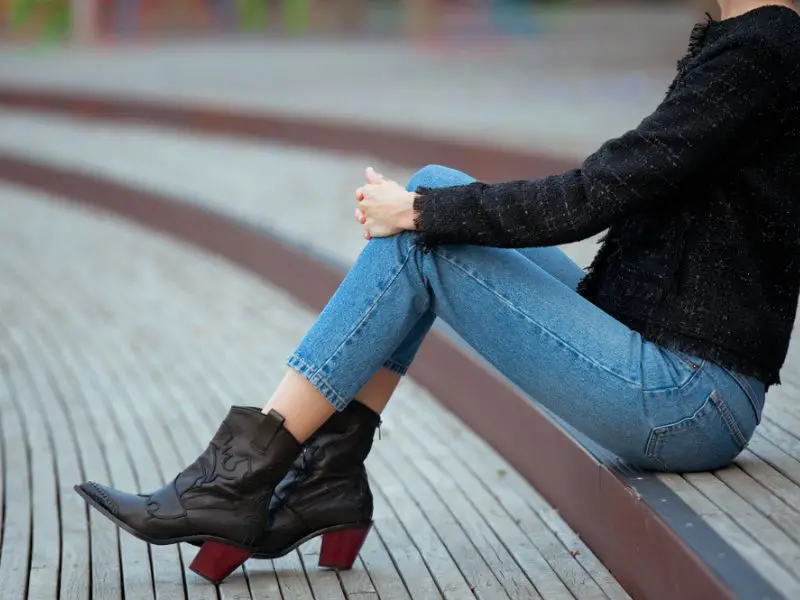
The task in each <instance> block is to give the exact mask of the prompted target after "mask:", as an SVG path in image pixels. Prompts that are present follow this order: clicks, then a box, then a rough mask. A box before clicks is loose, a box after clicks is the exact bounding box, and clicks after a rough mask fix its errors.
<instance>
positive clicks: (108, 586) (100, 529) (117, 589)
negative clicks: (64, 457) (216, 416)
mask: <svg viewBox="0 0 800 600" xmlns="http://www.w3.org/2000/svg"><path fill="white" fill-rule="evenodd" d="M78 262H80V261H78ZM59 267H62V268H60V269H58V272H57V273H50V277H49V278H48V277H47V275H48V274H47V273H46V272H45V273H42V272H39V273H37V274H36V276H37V278H38V279H37V282H36V285H37V287H39V288H43V289H44V290H45V293H43V294H39V295H38V297H37V298H31V301H30V302H29V306H38V307H40V309H44V308H49V309H50V315H49V323H48V315H47V314H46V313H45V315H44V317H43V321H44V322H43V324H42V325H41V327H40V330H41V331H43V332H45V333H44V334H43V335H45V336H46V335H47V333H46V332H47V330H48V326H47V325H48V324H50V325H51V324H52V322H54V319H56V321H55V322H59V323H60V333H61V334H62V335H61V336H59V337H58V339H52V340H48V341H49V342H50V343H49V344H41V345H40V347H39V352H40V353H42V354H43V355H44V356H45V357H47V356H48V355H49V352H51V351H52V349H53V348H57V347H58V345H59V344H60V343H62V342H61V340H63V339H69V338H73V339H77V340H78V344H79V345H81V346H85V344H84V343H83V342H85V340H81V338H82V337H84V336H87V333H88V332H90V331H91V330H92V327H91V322H90V319H88V318H86V316H85V315H82V312H81V308H79V307H80V306H83V305H84V304H81V303H78V307H75V306H74V305H73V306H70V304H69V302H67V300H68V298H65V297H64V294H63V293H59V292H61V291H63V290H64V289H68V290H71V291H72V292H73V293H76V292H77V291H78V290H79V289H80V288H81V287H82V286H81V282H82V279H81V276H80V274H78V273H74V277H71V278H70V279H68V280H67V281H63V282H62V281H59V278H60V277H63V276H64V275H65V274H67V275H73V274H71V273H70V269H69V268H68V267H67V268H63V267H66V265H59ZM48 281H49V285H46V282H48ZM50 285H52V289H49V290H48V287H50ZM47 292H49V293H47ZM52 299H57V300H58V304H57V305H55V303H53V300H52ZM90 305H91V304H90ZM68 308H71V310H67V309H68ZM54 312H55V314H53V313H54ZM70 325H71V326H72V327H71V328H70V327H69V326H70ZM65 333H66V334H67V335H66V336H65V335H63V334H65ZM70 334H71V335H70ZM98 356H101V357H103V356H105V357H107V356H108V355H107V349H104V350H101V351H99V352H98ZM48 364H50V365H51V367H52V368H53V369H54V371H55V372H54V373H53V376H52V378H51V379H52V381H53V382H57V385H58V386H59V389H58V391H57V394H58V396H59V397H61V398H67V397H72V396H73V395H77V397H80V395H79V394H80V393H81V392H80V390H82V389H83V390H86V389H89V390H91V388H92V385H91V384H88V385H87V384H83V387H82V388H81V385H82V384H81V383H80V382H79V381H77V380H76V376H75V374H76V373H79V372H80V371H81V369H80V367H77V366H75V365H74V364H71V363H70V354H69V353H61V354H60V355H59V356H58V358H53V359H51V360H49V361H48ZM103 368H104V369H105V368H106V367H105V366H104V367H103ZM64 386H67V387H66V388H64ZM121 390H124V388H120V389H117V390H115V391H114V392H112V397H113V396H114V395H118V394H119V393H120V391H121ZM100 402H101V403H102V402H107V397H104V398H101V399H100ZM91 412H92V411H91V409H87V408H86V407H83V406H82V405H81V404H80V403H70V404H68V405H66V404H65V419H66V421H65V422H67V423H70V424H71V429H72V431H73V432H74V434H73V437H74V438H75V439H77V440H81V441H82V443H83V446H84V448H85V447H86V445H87V444H89V443H90V442H87V441H86V439H87V438H90V437H91V439H92V440H94V442H95V444H94V452H95V454H94V455H93V456H92V457H91V458H90V461H89V463H88V465H89V466H87V467H86V470H87V471H89V472H91V473H93V475H91V476H89V478H91V479H96V480H100V481H103V482H106V483H112V484H113V483H114V481H113V479H112V478H111V475H110V473H108V471H107V469H106V468H105V463H103V462H101V461H100V458H99V457H100V456H105V454H106V453H105V452H103V453H101V452H100V450H99V447H100V446H99V445H98V444H97V440H96V438H95V431H96V428H95V430H94V431H93V430H92V429H91V428H90V427H89V424H90V423H91V421H90V420H89V419H90V417H89V416H88V415H89V414H90V413H91ZM62 423H63V422H62ZM75 423H78V424H80V425H79V426H77V427H76V425H75ZM114 441H115V442H118V441H119V440H114ZM80 444H81V442H80V441H79V445H80ZM140 447H141V446H140ZM86 452H87V450H83V451H82V456H83V454H85V453H86ZM84 464H86V463H85V462H84ZM104 471H105V473H103V472H104ZM84 479H86V476H85V475H83V474H81V476H80V477H79V478H74V479H73V480H72V481H71V482H70V483H69V485H68V488H69V489H68V490H67V491H66V494H68V496H67V495H66V494H65V496H66V497H68V498H69V499H70V501H71V502H77V503H78V504H79V505H80V507H81V510H82V511H84V514H85V511H86V507H85V503H84V502H83V500H82V499H81V498H80V497H79V496H78V495H77V494H75V492H74V491H73V490H72V489H71V485H72V484H73V483H75V482H76V481H82V480H84ZM89 515H90V518H91V519H92V521H91V523H92V524H93V528H92V536H91V539H92V542H93V543H92V549H93V551H94V552H104V553H106V554H109V556H106V557H105V558H103V559H101V560H100V561H99V562H100V563H101V565H102V564H104V563H107V562H108V561H114V563H115V564H116V565H117V566H116V567H106V568H104V569H103V570H102V571H100V573H97V571H98V570H97V569H93V575H94V576H93V577H92V584H93V590H94V593H96V594H98V596H99V597H108V595H109V594H110V596H111V597H117V595H118V594H121V590H122V587H121V585H120V579H119V573H120V567H119V566H118V565H119V562H118V559H119V556H120V552H118V551H117V548H116V540H117V538H118V531H117V528H116V526H114V525H113V523H111V522H110V521H108V520H107V519H105V518H104V517H102V516H100V515H99V514H96V513H95V511H89ZM126 537H129V536H127V535H126V536H124V537H123V539H124V538H126ZM108 539H113V540H114V546H115V547H114V548H111V547H110V546H109V544H108V543H107V540H108ZM104 542H106V543H104ZM122 543H123V546H122V556H125V557H136V558H134V560H133V561H132V565H134V567H133V570H132V573H135V570H136V568H137V566H136V565H140V564H142V561H143V558H142V550H144V551H145V552H148V555H149V554H150V553H152V555H153V557H154V559H155V560H154V561H153V562H154V563H155V564H153V568H154V572H155V573H156V575H157V576H158V574H159V573H161V572H162V571H163V569H164V568H165V566H167V565H169V564H170V563H171V561H172V558H173V555H174V556H175V557H177V554H176V552H175V550H174V549H167V548H158V547H154V549H153V550H152V551H148V549H147V546H145V545H142V542H140V541H139V540H135V539H124V542H122ZM137 546H138V548H137ZM67 551H68V549H66V548H65V553H66V552H67ZM76 554H77V559H78V560H81V559H82V560H84V561H86V556H85V553H84V554H83V555H81V553H80V552H78V553H76ZM150 564H151V563H150V561H149V560H148V561H147V563H144V567H143V568H145V569H146V570H147V571H148V572H149V570H150ZM179 564H180V563H179V562H178V565H179ZM122 572H123V573H124V569H123V570H122ZM98 575H99V576H98ZM148 576H149V573H148ZM134 579H137V580H138V582H137V584H138V585H135V586H134V588H133V589H132V590H131V591H132V592H133V593H135V594H136V593H138V594H148V595H149V594H151V593H152V585H151V584H149V583H148V582H147V581H144V582H142V581H141V580H142V577H141V575H140V576H138V577H134ZM173 579H174V578H173ZM127 582H128V581H126V583H127ZM174 587H175V586H174V583H173V581H169V579H167V581H166V582H164V581H163V580H161V581H158V580H157V581H156V584H155V588H156V591H157V593H158V595H159V597H160V598H170V597H173V598H184V597H185V594H184V592H183V586H182V585H181V586H180V592H179V593H178V594H175V593H172V590H171V588H174Z"/></svg>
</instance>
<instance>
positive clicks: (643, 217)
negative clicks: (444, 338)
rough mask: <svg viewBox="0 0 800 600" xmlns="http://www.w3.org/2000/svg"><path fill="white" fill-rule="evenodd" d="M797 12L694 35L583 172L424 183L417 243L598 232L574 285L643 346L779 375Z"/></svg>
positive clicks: (794, 195) (794, 207) (798, 153)
mask: <svg viewBox="0 0 800 600" xmlns="http://www.w3.org/2000/svg"><path fill="white" fill-rule="evenodd" d="M799 67H800V16H798V15H797V13H795V12H794V11H792V10H790V9H788V8H784V7H779V6H767V7H763V8H758V9H755V10H752V11H750V12H748V13H746V14H744V15H742V16H739V17H735V18H732V19H726V20H724V21H709V22H708V23H704V24H702V25H698V26H696V27H695V29H694V31H693V32H692V38H691V43H690V46H689V52H688V54H687V55H686V57H685V58H683V59H682V60H681V61H680V62H679V63H678V74H677V77H676V78H675V80H674V81H673V82H672V84H671V86H670V88H669V90H668V92H667V94H666V97H665V99H664V100H663V102H662V103H661V105H660V106H659V107H658V108H657V109H656V110H655V112H654V113H652V114H651V115H650V116H649V117H647V118H646V119H644V121H642V123H641V124H640V125H639V126H638V127H637V128H636V129H634V130H632V131H629V132H627V133H625V134H624V135H622V136H621V137H619V138H617V139H614V140H611V141H609V142H607V143H606V144H604V145H603V146H602V147H601V148H600V149H599V150H598V151H597V152H595V153H594V154H592V155H591V156H589V157H588V158H587V159H586V160H585V162H584V163H583V164H582V165H581V167H580V168H578V169H575V170H572V171H569V172H567V173H564V174H561V175H555V176H551V177H545V178H543V179H538V180H533V181H512V182H507V183H499V184H486V183H480V182H478V183H473V184H471V185H465V186H456V187H450V188H442V189H430V188H420V189H418V190H417V191H418V193H419V196H418V198H417V199H416V201H415V203H414V208H415V210H416V212H417V223H416V224H417V229H418V239H417V242H418V244H419V245H421V246H422V247H423V248H430V247H433V246H435V245H438V244H478V245H485V246H499V247H506V248H515V247H516V248H519V247H529V246H550V245H556V244H564V243H568V242H574V241H577V240H582V239H585V238H587V237H589V236H592V235H594V234H597V233H599V232H601V231H603V230H605V229H608V232H607V234H606V236H605V238H604V241H603V245H602V247H601V248H600V250H599V252H598V254H597V256H596V258H595V260H594V263H593V264H592V266H591V267H590V269H589V272H588V274H587V276H586V277H585V278H584V279H583V281H582V282H581V284H580V287H579V292H580V293H581V294H582V295H583V296H584V297H586V298H587V299H588V300H590V301H591V302H593V303H594V304H596V305H597V306H599V307H600V308H602V309H603V310H605V311H606V312H608V313H609V314H611V315H613V316H614V317H616V318H617V319H618V320H620V321H621V322H622V323H625V324H626V325H628V326H629V327H631V328H632V329H634V330H636V331H638V332H640V333H641V334H642V335H643V336H644V337H645V338H646V339H648V340H651V341H653V342H655V343H658V344H661V345H664V346H668V347H673V348H677V349H679V350H683V351H685V352H688V353H691V354H693V355H695V356H700V357H702V358H705V359H708V360H710V361H712V362H715V363H717V364H720V365H723V366H726V367H729V368H732V369H734V370H736V371H738V372H740V373H743V374H746V375H752V376H754V377H757V378H759V379H760V380H762V381H763V382H765V383H767V384H773V383H778V382H779V371H780V368H781V366H782V364H783V361H784V359H785V358H786V352H787V349H788V344H789V338H790V335H791V330H792V326H793V323H794V319H795V313H796V310H797V302H798V292H799V291H800V92H799V90H798V88H799V87H800V68H799Z"/></svg>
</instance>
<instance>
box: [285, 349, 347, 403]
mask: <svg viewBox="0 0 800 600" xmlns="http://www.w3.org/2000/svg"><path fill="white" fill-rule="evenodd" d="M287 365H288V366H289V367H290V368H292V369H294V370H295V371H297V372H298V373H299V374H300V375H302V376H303V377H305V378H306V380H307V381H308V382H309V383H310V384H311V385H313V386H314V387H315V388H317V390H319V393H320V394H322V395H323V396H325V399H326V400H327V401H328V402H330V403H331V404H332V405H333V407H334V408H335V409H336V410H337V411H342V410H344V409H345V408H347V405H348V404H350V400H351V398H347V397H346V396H343V395H342V394H340V393H339V392H338V391H336V388H334V387H333V386H332V385H331V384H330V382H329V381H328V379H327V378H326V377H325V376H324V375H323V374H322V373H321V372H320V370H319V369H316V368H314V367H312V366H311V365H309V364H308V363H307V362H305V361H304V360H303V359H302V358H300V357H299V356H298V355H297V354H292V356H290V357H289V360H288V362H287Z"/></svg>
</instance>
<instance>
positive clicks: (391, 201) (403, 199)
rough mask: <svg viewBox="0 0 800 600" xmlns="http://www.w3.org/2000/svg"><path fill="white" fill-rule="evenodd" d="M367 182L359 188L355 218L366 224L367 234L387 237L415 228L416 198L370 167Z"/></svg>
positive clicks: (413, 194) (367, 171)
mask: <svg viewBox="0 0 800 600" xmlns="http://www.w3.org/2000/svg"><path fill="white" fill-rule="evenodd" d="M364 176H365V178H366V181H367V183H366V185H364V186H362V187H360V188H358V189H357V190H356V200H357V201H358V207H357V208H356V220H357V221H358V222H359V223H361V225H362V226H363V227H364V237H365V238H366V239H368V240H369V239H371V238H374V237H388V236H391V235H395V234H398V233H400V232H401V231H406V230H410V229H414V199H415V198H416V196H417V195H416V194H415V193H414V192H409V191H407V190H406V189H405V188H404V187H403V186H401V185H400V184H399V183H397V182H396V181H392V180H391V179H386V178H385V177H384V176H383V175H380V174H378V173H376V172H375V170H374V169H373V168H372V167H368V168H367V170H366V171H365V173H364Z"/></svg>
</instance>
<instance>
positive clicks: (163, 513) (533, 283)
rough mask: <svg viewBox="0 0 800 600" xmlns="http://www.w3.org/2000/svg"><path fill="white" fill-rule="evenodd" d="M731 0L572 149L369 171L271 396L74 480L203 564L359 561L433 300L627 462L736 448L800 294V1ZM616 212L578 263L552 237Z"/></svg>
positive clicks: (515, 375)
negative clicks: (151, 485)
mask: <svg viewBox="0 0 800 600" xmlns="http://www.w3.org/2000/svg"><path fill="white" fill-rule="evenodd" d="M720 5H721V9H722V17H723V19H722V20H720V21H718V22H709V23H706V24H703V25H700V26H697V27H696V28H695V31H694V32H693V35H692V43H691V45H690V48H689V53H688V55H687V56H686V57H685V58H684V59H683V60H682V61H681V62H680V63H679V69H678V75H677V77H676V79H675V80H674V82H673V83H672V85H671V86H670V88H669V91H668V92H667V95H666V97H665V99H664V101H663V102H662V104H661V105H660V106H659V107H658V108H657V109H656V110H655V112H654V113H653V114H652V115H651V116H649V117H648V118H646V119H645V120H644V121H643V122H642V123H641V124H640V125H639V126H638V127H637V128H636V129H634V130H633V131H630V132H628V133H626V134H624V135H623V136H621V137H620V138H618V139H615V140H612V141H609V142H607V143H606V144H605V145H604V146H603V147H602V148H600V150H598V151H597V152H596V153H595V154H593V155H592V156H590V157H589V158H588V159H586V161H585V162H584V163H583V165H582V166H581V168H579V169H575V170H573V171H569V172H567V173H564V174H562V175H558V176H552V177H546V178H544V179H539V180H535V181H516V182H509V183H502V184H495V185H487V184H484V183H479V182H474V181H473V180H472V179H470V178H469V177H468V176H466V175H464V174H462V173H459V172H456V171H452V170H449V169H445V168H442V167H427V168H425V169H422V170H421V171H419V172H418V173H417V174H416V175H415V176H414V178H413V179H412V180H411V181H410V182H409V184H408V186H407V188H406V189H404V188H402V187H401V186H399V185H398V184H396V183H394V182H393V181H390V180H387V179H384V178H383V177H381V176H380V175H377V174H376V173H374V172H373V171H372V170H368V171H367V175H366V177H367V184H366V185H365V186H364V187H362V188H361V189H360V190H358V192H357V200H358V203H357V206H358V208H357V210H356V217H357V219H358V220H359V221H360V223H361V224H362V225H363V226H364V231H365V236H366V237H367V238H372V239H371V241H370V242H369V243H368V244H367V246H366V248H365V250H364V252H363V253H362V255H361V257H360V258H359V259H358V261H357V262H356V264H355V265H354V267H353V269H352V270H351V271H350V273H349V275H348V276H347V278H346V279H345V280H344V282H343V283H342V285H341V286H340V288H339V289H338V291H337V292H336V294H335V295H334V296H333V297H332V298H331V300H330V302H329V303H328V305H327V307H326V308H325V309H324V311H323V312H322V314H321V315H320V317H319V319H318V320H317V322H316V323H315V325H314V326H313V327H312V328H311V330H310V331H309V332H308V334H307V336H306V337H305V339H304V340H303V341H302V342H301V343H300V346H299V347H298V348H297V350H296V352H295V353H294V354H293V355H292V357H291V358H290V360H289V366H290V369H289V371H288V373H287V374H286V376H285V378H284V379H283V381H282V382H281V384H280V385H279V386H278V388H277V390H275V392H274V394H273V395H272V397H271V398H270V400H269V401H268V402H267V404H266V406H265V407H264V408H263V410H259V409H258V408H247V407H233V408H231V409H230V412H229V414H228V416H227V417H226V419H225V420H224V421H223V423H222V425H221V426H220V428H219V430H218V432H217V433H216V435H215V436H214V438H213V440H212V441H211V443H210V445H209V446H208V448H207V450H206V451H205V452H204V453H203V454H202V455H201V456H200V457H199V458H198V459H197V460H196V461H195V462H194V463H193V464H192V465H190V466H189V467H187V468H186V469H185V470H184V471H182V472H181V473H180V474H178V476H177V477H176V478H175V480H174V481H172V482H171V483H169V484H168V485H166V486H164V487H163V488H161V489H159V490H157V491H156V492H154V493H152V494H149V495H134V494H127V493H123V492H120V491H118V490H115V489H112V488H109V487H105V486H101V485H98V484H96V483H92V482H88V483H85V484H83V485H81V486H78V487H77V488H76V489H77V490H78V492H79V493H80V494H81V495H82V496H83V497H84V498H85V499H86V500H87V501H88V502H89V503H90V504H92V505H93V506H94V507H95V508H97V509H98V510H100V511H101V512H102V513H103V514H104V515H106V516H107V517H109V518H110V519H112V520H113V521H114V522H115V523H117V524H118V525H119V526H121V527H123V528H125V529H127V530H128V531H130V532H131V533H133V534H134V535H136V536H138V537H140V538H141V539H143V540H146V541H148V542H151V543H155V544H171V543H176V542H180V541H187V542H191V543H196V544H200V543H202V544H203V549H202V550H201V552H200V553H199V554H198V556H197V558H196V560H195V562H194V563H193V565H192V567H193V568H194V569H195V570H196V571H197V572H199V573H200V574H201V575H204V576H206V577H208V578H209V579H211V580H213V581H220V580H222V579H223V578H224V577H226V576H227V575H228V574H229V573H230V572H231V571H232V570H233V569H235V568H236V567H237V566H238V565H240V564H241V563H242V562H243V561H244V560H246V559H247V558H248V557H250V556H251V555H256V556H258V557H276V556H280V555H282V554H285V553H286V552H288V551H289V550H291V549H293V548H295V547H296V546H297V545H298V544H300V543H302V542H303V541H305V540H306V539H310V538H311V537H314V536H317V535H323V534H324V535H323V544H322V552H321V559H320V564H321V565H323V566H331V567H337V568H349V567H350V566H351V565H352V562H353V560H354V559H355V556H356V554H357V552H358V550H359V548H360V546H361V543H362V542H363V540H364V537H365V535H366V533H367V531H368V530H369V527H370V524H371V518H372V496H371V494H370V491H369V486H368V483H367V479H366V474H365V471H364V466H363V463H364V460H365V458H366V456H367V454H368V452H369V450H370V446H371V444H372V437H373V434H374V431H375V428H376V426H377V424H378V422H379V416H378V415H379V414H380V412H381V410H382V409H383V407H384V406H385V405H386V403H387V402H388V400H389V397H390V396H391V394H392V392H393V390H394V389H395V386H396V385H397V383H398V381H399V379H400V377H401V376H402V375H403V374H404V373H405V372H406V369H407V368H408V366H409V364H410V363H411V362H412V360H413V358H414V355H415V353H416V351H417V348H418V347H419V345H420V343H421V342H422V340H423V338H424V337H425V334H426V333H427V332H428V330H429V329H430V327H431V324H432V323H433V321H434V319H435V318H436V317H437V316H438V317H441V318H442V319H444V320H445V321H446V322H447V323H449V324H450V325H451V326H452V327H453V328H454V329H455V330H456V331H457V332H458V333H459V334H460V335H461V336H462V337H463V338H464V339H465V340H466V341H467V342H469V343H470V344H471V345H472V346H474V347H475V349H477V350H478V351H479V352H480V353H481V354H482V355H483V356H484V357H486V358H487V359H488V360H489V361H491V362H492V363H493V364H494V365H495V366H496V367H498V368H499V369H500V370H501V371H502V372H503V373H505V374H506V376H508V377H509V378H510V379H511V380H512V381H513V382H514V383H516V384H517V385H518V386H520V387H521V388H522V389H523V390H525V391H526V392H527V393H528V394H530V396H531V397H533V398H535V399H536V400H537V401H539V402H541V403H542V404H543V405H544V406H546V407H547V408H549V409H550V410H551V411H553V412H554V413H555V414H557V415H559V416H560V417H562V418H563V419H565V420H566V421H568V422H569V423H571V424H572V425H573V426H575V427H576V428H577V429H579V430H581V431H582V432H583V433H585V434H586V435H588V436H589V437H591V438H593V439H594V440H595V441H597V442H598V443H600V444H601V445H603V446H605V447H607V448H608V449H609V450H611V451H613V452H615V453H616V454H617V455H619V456H620V457H622V458H623V459H625V460H626V461H628V462H629V463H631V464H633V465H635V466H637V467H640V468H644V469H653V470H669V471H696V470H708V469H717V468H720V467H723V466H725V465H726V464H728V463H729V462H730V461H731V460H732V459H733V458H734V457H735V456H736V455H737V454H738V453H739V452H740V451H741V450H742V449H743V448H744V447H745V445H746V444H747V442H748V440H749V439H750V437H751V435H752V434H753V430H754V429H755V427H756V425H757V424H758V422H759V420H760V417H761V411H762V409H763V406H764V396H765V392H766V389H767V388H768V386H770V385H772V384H775V383H778V382H779V370H780V368H781V365H782V364H783V361H784V359H785V356H786V351H787V347H788V343H789V338H790V333H791V330H792V326H793V322H794V318H795V312H796V308H797V301H798V290H799V289H800V202H799V201H798V199H797V193H798V190H799V189H800V101H799V100H800V94H798V85H800V77H798V65H800V16H798V14H797V12H796V11H795V9H794V7H793V6H792V3H791V2H788V1H783V2H780V1H774V2H763V1H755V0H750V1H746V0H739V1H736V0H730V1H728V2H720ZM605 229H609V231H608V234H607V236H606V239H605V241H604V243H603V245H602V247H601V249H600V251H599V253H598V255H597V257H596V259H595V261H594V263H593V265H592V267H591V268H590V270H589V273H588V274H587V275H586V277H583V273H582V272H581V270H580V269H579V268H578V267H577V266H575V264H573V263H572V262H571V261H570V260H569V259H567V258H566V257H565V256H564V255H563V254H562V253H561V252H560V251H559V250H557V249H556V248H553V246H554V245H557V244H563V243H567V242H573V241H576V240H581V239H584V238H587V237H589V236H591V235H594V234H596V233H598V232H600V231H602V230H605ZM512 248H524V249H522V250H514V249H512ZM354 398H358V401H357V402H354V401H353V399H354ZM486 401H487V402H491V401H492V400H491V398H487V399H486ZM334 413H336V414H335V415H334ZM304 445H305V450H303V448H304ZM301 452H302V454H301Z"/></svg>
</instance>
